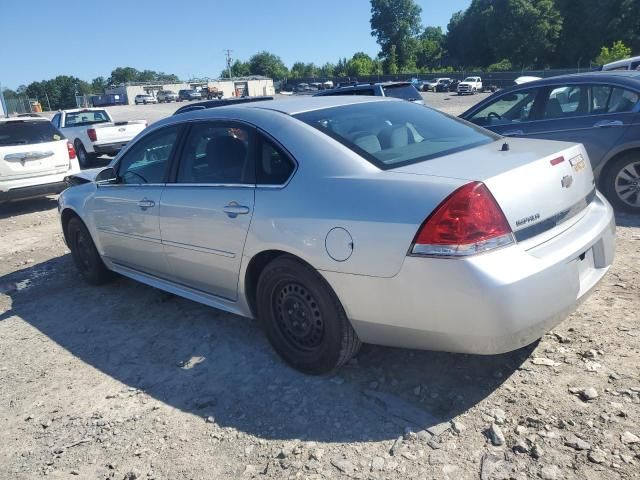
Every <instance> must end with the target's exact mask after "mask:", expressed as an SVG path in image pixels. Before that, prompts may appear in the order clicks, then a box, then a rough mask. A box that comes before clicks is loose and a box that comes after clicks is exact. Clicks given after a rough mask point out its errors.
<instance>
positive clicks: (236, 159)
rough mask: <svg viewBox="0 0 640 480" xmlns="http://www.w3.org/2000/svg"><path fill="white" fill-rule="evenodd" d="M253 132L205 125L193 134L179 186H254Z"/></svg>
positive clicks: (197, 126)
mask: <svg viewBox="0 0 640 480" xmlns="http://www.w3.org/2000/svg"><path fill="white" fill-rule="evenodd" d="M251 137H252V134H251V132H250V131H249V129H247V128H244V127H236V126H228V125H226V126H223V125H220V124H216V123H207V122H202V123H198V124H195V125H194V126H193V127H192V128H191V131H190V132H189V135H188V138H187V141H186V143H185V146H184V148H183V151H182V155H181V158H180V165H179V167H178V176H177V182H178V183H222V184H245V183H252V181H253V174H252V172H251V169H252V168H253V167H252V162H250V161H249V159H250V153H251V152H250V150H251V149H250V145H251Z"/></svg>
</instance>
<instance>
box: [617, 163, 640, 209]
mask: <svg viewBox="0 0 640 480" xmlns="http://www.w3.org/2000/svg"><path fill="white" fill-rule="evenodd" d="M614 186H615V189H616V194H617V195H618V198H620V200H622V201H623V202H624V203H626V204H627V205H630V206H632V207H636V208H637V207H640V160H638V161H636V162H631V163H629V164H627V165H626V166H625V167H624V168H623V169H622V170H620V171H619V172H618V175H616V178H615V181H614Z"/></svg>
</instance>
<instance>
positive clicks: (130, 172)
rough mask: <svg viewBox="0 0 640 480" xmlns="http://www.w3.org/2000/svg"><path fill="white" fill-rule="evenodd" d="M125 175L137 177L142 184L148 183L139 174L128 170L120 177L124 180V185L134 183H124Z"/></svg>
mask: <svg viewBox="0 0 640 480" xmlns="http://www.w3.org/2000/svg"><path fill="white" fill-rule="evenodd" d="M127 175H134V176H136V177H138V178H139V179H140V180H142V183H149V182H147V179H146V178H144V177H143V176H142V175H140V174H139V173H136V172H134V171H133V170H128V171H126V172H124V174H123V175H122V178H123V180H125V182H124V183H134V182H127V181H126V179H127Z"/></svg>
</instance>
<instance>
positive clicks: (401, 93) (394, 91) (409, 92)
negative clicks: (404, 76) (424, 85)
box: [382, 85, 422, 100]
mask: <svg viewBox="0 0 640 480" xmlns="http://www.w3.org/2000/svg"><path fill="white" fill-rule="evenodd" d="M382 89H383V90H384V94H385V95H386V96H387V97H394V98H401V99H403V100H422V97H421V96H420V92H418V90H416V87H414V86H413V85H385V86H383V87H382Z"/></svg>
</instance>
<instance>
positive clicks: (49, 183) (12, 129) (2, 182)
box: [0, 117, 80, 203]
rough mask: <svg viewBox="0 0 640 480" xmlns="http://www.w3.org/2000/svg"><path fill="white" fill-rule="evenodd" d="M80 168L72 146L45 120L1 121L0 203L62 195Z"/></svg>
mask: <svg viewBox="0 0 640 480" xmlns="http://www.w3.org/2000/svg"><path fill="white" fill-rule="evenodd" d="M79 171H80V166H79V164H78V160H77V158H76V152H75V150H74V149H73V145H71V143H69V142H68V141H67V139H66V138H65V137H64V135H62V133H60V130H58V129H57V128H56V127H54V126H53V124H52V123H51V122H50V121H49V120H48V119H46V118H37V117H15V118H0V203H3V202H6V201H9V200H21V199H26V198H33V197H39V196H43V195H51V194H55V193H60V192H61V191H62V190H64V189H65V188H66V187H67V185H66V183H65V181H64V179H65V177H66V176H68V175H71V174H75V173H78V172H79Z"/></svg>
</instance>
